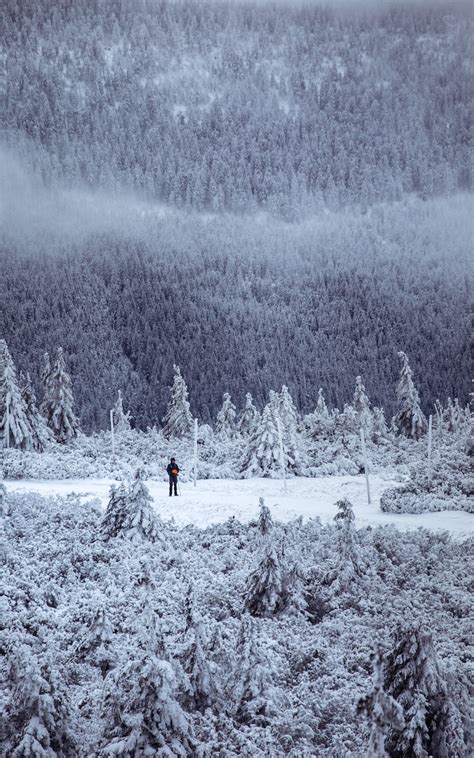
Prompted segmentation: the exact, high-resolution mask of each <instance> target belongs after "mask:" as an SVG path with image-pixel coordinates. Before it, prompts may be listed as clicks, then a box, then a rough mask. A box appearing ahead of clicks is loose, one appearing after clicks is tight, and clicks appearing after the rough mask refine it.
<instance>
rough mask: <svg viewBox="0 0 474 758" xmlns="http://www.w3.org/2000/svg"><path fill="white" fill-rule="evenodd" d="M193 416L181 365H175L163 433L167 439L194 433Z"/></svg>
mask: <svg viewBox="0 0 474 758" xmlns="http://www.w3.org/2000/svg"><path fill="white" fill-rule="evenodd" d="M192 428H193V417H192V415H191V410H190V407H189V402H188V388H187V387H186V382H185V381H184V379H183V377H182V376H181V371H180V369H179V366H174V379H173V386H172V387H171V398H170V401H169V403H168V409H167V411H166V415H165V417H164V419H163V434H164V435H165V437H166V438H167V439H181V438H182V437H189V436H190V435H191V433H192Z"/></svg>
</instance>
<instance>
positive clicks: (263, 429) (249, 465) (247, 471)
mask: <svg viewBox="0 0 474 758" xmlns="http://www.w3.org/2000/svg"><path fill="white" fill-rule="evenodd" d="M279 467H280V445H279V439H278V427H277V425H276V422H275V416H274V413H273V410H272V408H271V407H270V404H268V405H266V406H265V408H264V409H263V414H262V417H261V418H260V420H259V422H258V424H257V426H256V428H255V430H254V432H253V433H252V434H251V435H250V437H249V439H248V441H247V444H246V450H245V452H244V455H243V458H242V462H241V472H242V474H243V476H244V477H246V478H248V477H252V476H269V475H270V474H271V473H272V472H274V471H275V470H277V469H278V468H279Z"/></svg>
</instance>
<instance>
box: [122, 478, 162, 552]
mask: <svg viewBox="0 0 474 758" xmlns="http://www.w3.org/2000/svg"><path fill="white" fill-rule="evenodd" d="M152 503H153V498H152V496H151V495H150V492H149V490H148V488H147V486H146V485H145V472H144V471H143V470H141V469H139V470H138V471H137V473H136V474H135V479H134V480H133V482H132V483H131V485H130V486H129V488H128V491H127V496H126V503H125V518H124V521H123V525H122V534H123V535H125V536H126V537H128V538H129V539H131V540H138V541H141V540H143V539H144V540H149V541H150V542H161V543H162V544H163V545H164V539H163V536H162V534H161V530H160V524H159V519H158V516H157V514H156V513H155V511H154V510H153V508H152V506H151V504H152Z"/></svg>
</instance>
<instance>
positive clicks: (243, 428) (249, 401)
mask: <svg viewBox="0 0 474 758" xmlns="http://www.w3.org/2000/svg"><path fill="white" fill-rule="evenodd" d="M258 418H259V412H258V410H257V409H256V407H255V405H254V404H253V398H252V395H251V393H250V392H247V394H246V395H245V406H244V408H243V410H242V413H241V414H240V416H239V419H238V421H237V429H238V430H239V432H240V434H241V435H242V436H243V437H249V436H250V435H251V434H252V433H253V431H254V429H255V426H256V424H257V422H258Z"/></svg>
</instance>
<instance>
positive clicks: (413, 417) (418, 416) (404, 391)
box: [393, 351, 428, 440]
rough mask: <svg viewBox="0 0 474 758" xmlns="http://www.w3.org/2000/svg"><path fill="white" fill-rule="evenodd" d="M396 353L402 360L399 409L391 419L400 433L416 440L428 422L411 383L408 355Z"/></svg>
mask: <svg viewBox="0 0 474 758" xmlns="http://www.w3.org/2000/svg"><path fill="white" fill-rule="evenodd" d="M398 355H399V356H400V358H401V360H402V368H401V371H400V380H399V382H398V386H397V398H398V402H399V405H400V410H399V411H398V413H397V414H396V416H395V417H394V419H393V421H394V424H395V427H396V428H397V429H398V432H399V433H400V434H403V435H405V437H409V438H411V439H414V440H418V439H420V437H421V436H422V435H423V434H424V433H425V432H426V429H427V426H428V424H427V422H426V418H425V416H424V414H423V411H422V410H421V407H420V398H419V396H418V391H417V389H416V388H415V385H414V383H413V375H412V370H411V368H410V364H409V363H408V357H407V355H406V353H404V352H402V351H400V352H399V353H398Z"/></svg>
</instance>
